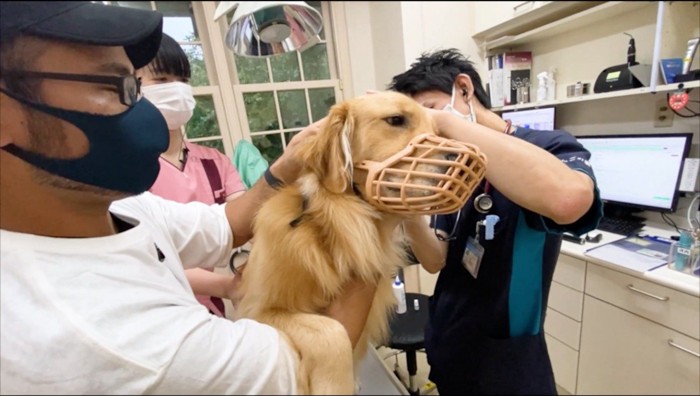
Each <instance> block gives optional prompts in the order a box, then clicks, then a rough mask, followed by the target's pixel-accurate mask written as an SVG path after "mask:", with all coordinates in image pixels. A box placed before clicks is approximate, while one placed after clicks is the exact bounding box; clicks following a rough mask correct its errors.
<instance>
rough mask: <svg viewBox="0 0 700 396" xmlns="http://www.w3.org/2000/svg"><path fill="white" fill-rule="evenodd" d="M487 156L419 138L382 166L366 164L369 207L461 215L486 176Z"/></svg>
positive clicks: (451, 142)
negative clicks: (456, 213)
mask: <svg viewBox="0 0 700 396" xmlns="http://www.w3.org/2000/svg"><path fill="white" fill-rule="evenodd" d="M486 163H487V161H486V156H485V155H484V154H483V153H481V151H480V150H479V148H478V147H476V146H475V145H472V144H469V143H463V142H459V141H456V140H451V139H445V138H442V137H439V136H435V135H431V134H422V135H419V136H416V137H415V138H413V140H411V142H410V143H409V144H408V146H406V148H404V149H403V150H401V151H399V152H398V153H396V154H394V155H393V156H391V157H390V158H388V159H386V160H385V161H383V162H374V161H363V162H362V163H360V164H356V165H355V167H356V168H359V169H363V170H365V171H367V173H368V174H367V180H366V181H365V187H366V195H367V196H366V197H365V199H367V201H368V202H369V203H370V204H371V205H374V206H375V207H377V208H379V209H380V210H382V211H384V212H390V213H407V214H415V213H417V214H446V213H452V212H455V211H457V210H458V209H460V208H461V207H462V206H464V204H465V203H466V202H467V200H468V199H469V196H470V195H471V194H472V193H473V192H474V190H475V189H476V187H477V186H478V185H479V183H480V182H481V180H482V179H483V178H484V173H485V172H486Z"/></svg>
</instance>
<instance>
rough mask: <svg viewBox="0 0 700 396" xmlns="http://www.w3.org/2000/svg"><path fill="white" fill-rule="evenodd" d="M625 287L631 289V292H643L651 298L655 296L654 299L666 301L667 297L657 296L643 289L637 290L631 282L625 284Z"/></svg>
mask: <svg viewBox="0 0 700 396" xmlns="http://www.w3.org/2000/svg"><path fill="white" fill-rule="evenodd" d="M627 288H628V289H630V290H632V291H633V292H637V293H640V294H644V295H645V296H649V297H651V298H655V299H657V300H659V301H668V297H659V296H657V295H655V294H651V293H649V292H645V291H644V290H639V289H637V288H636V287H634V285H632V284H629V285H627Z"/></svg>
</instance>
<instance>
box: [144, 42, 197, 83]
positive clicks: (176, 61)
mask: <svg viewBox="0 0 700 396" xmlns="http://www.w3.org/2000/svg"><path fill="white" fill-rule="evenodd" d="M148 68H149V69H150V70H151V72H152V73H153V74H171V75H173V76H177V77H181V78H186V79H188V80H189V79H190V77H191V76H192V71H191V70H190V61H189V59H187V55H186V54H185V51H183V49H182V47H180V44H178V43H177V41H175V39H173V38H172V37H170V36H168V35H167V34H165V33H163V38H162V39H161V41H160V48H159V49H158V53H157V54H156V57H155V58H153V60H152V61H151V63H149V64H148Z"/></svg>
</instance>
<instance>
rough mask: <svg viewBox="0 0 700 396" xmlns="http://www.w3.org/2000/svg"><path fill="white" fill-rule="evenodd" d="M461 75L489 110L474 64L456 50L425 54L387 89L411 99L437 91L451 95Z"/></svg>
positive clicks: (394, 79)
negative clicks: (469, 82) (416, 95)
mask: <svg viewBox="0 0 700 396" xmlns="http://www.w3.org/2000/svg"><path fill="white" fill-rule="evenodd" d="M461 73H463V74H466V75H468V76H469V78H471V80H472V84H473V85H474V95H476V98H477V100H478V101H479V102H481V104H482V105H483V106H484V107H486V108H487V109H490V108H491V100H490V99H489V96H488V95H487V94H486V90H484V87H483V85H482V83H481V77H480V76H479V73H477V71H476V68H475V67H474V62H471V61H470V60H468V59H467V58H466V57H464V55H462V54H461V53H460V52H459V50H457V49H455V48H448V49H443V50H438V51H435V52H433V53H427V52H424V53H423V54H422V55H421V56H420V57H419V58H418V59H417V60H416V61H415V62H413V64H411V67H410V68H409V69H408V70H406V71H405V72H403V73H401V74H399V75H396V76H394V78H393V79H392V80H391V83H389V86H388V89H390V90H393V91H397V92H401V93H404V94H407V95H410V96H413V95H415V94H418V93H421V92H425V91H430V90H439V91H442V92H444V93H446V94H448V95H452V87H453V86H454V82H455V79H456V78H457V75H459V74H461Z"/></svg>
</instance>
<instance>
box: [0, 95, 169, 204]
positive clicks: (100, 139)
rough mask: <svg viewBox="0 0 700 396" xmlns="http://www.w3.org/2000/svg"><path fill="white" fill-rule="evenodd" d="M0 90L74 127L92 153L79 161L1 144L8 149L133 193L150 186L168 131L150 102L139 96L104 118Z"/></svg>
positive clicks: (48, 167) (57, 171) (58, 171)
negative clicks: (122, 109)
mask: <svg viewBox="0 0 700 396" xmlns="http://www.w3.org/2000/svg"><path fill="white" fill-rule="evenodd" d="M0 91H2V92H4V93H5V94H6V95H8V96H10V97H11V98H13V99H15V100H17V101H19V102H21V103H24V104H25V105H27V106H29V107H31V108H33V109H36V110H38V111H41V112H42V113H46V114H50V115H52V116H54V117H58V118H60V119H61V120H64V121H67V122H69V123H71V124H73V125H75V126H76V127H77V128H78V129H80V130H81V131H82V132H83V133H84V134H85V136H86V137H87V139H88V142H89V143H90V149H89V151H88V153H87V154H86V155H85V156H83V157H81V158H77V159H55V158H48V157H45V156H43V155H40V154H37V153H32V152H29V151H26V150H23V149H21V148H19V147H17V146H15V145H14V144H9V145H7V146H5V147H2V149H3V150H5V151H7V152H8V153H10V154H12V155H14V156H16V157H18V158H20V159H22V160H24V161H26V162H28V163H30V164H32V165H34V166H36V167H37V168H40V169H43V170H45V171H47V172H49V173H51V174H54V175H57V176H61V177H65V178H66V179H70V180H73V181H76V182H80V183H85V184H90V185H92V186H97V187H101V188H105V189H108V190H113V191H120V192H126V193H131V194H140V193H142V192H144V191H146V190H148V189H149V188H150V187H151V185H152V184H153V182H155V180H156V177H158V172H159V171H160V164H159V162H158V158H159V157H160V153H162V152H164V151H165V150H166V149H167V148H168V144H169V143H170V141H169V140H170V134H169V133H168V129H167V126H166V124H165V120H164V119H163V116H162V115H161V114H160V112H159V111H158V109H157V108H156V107H155V106H153V104H151V102H149V101H148V100H144V99H141V100H140V101H138V102H137V103H136V104H135V105H134V106H132V107H131V108H129V109H128V110H126V111H125V112H123V113H120V114H116V115H111V116H106V115H98V114H90V113H84V112H80V111H72V110H64V109H59V108H56V107H51V106H47V105H43V104H39V103H32V102H29V101H27V100H26V99H22V98H19V97H17V96H15V95H14V94H11V93H9V92H7V91H5V90H4V89H2V88H0Z"/></svg>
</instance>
